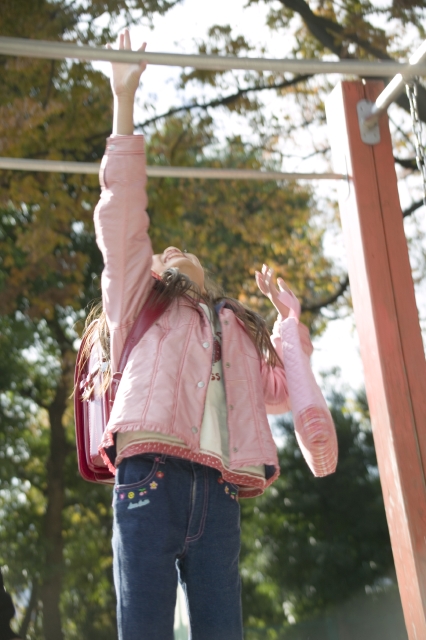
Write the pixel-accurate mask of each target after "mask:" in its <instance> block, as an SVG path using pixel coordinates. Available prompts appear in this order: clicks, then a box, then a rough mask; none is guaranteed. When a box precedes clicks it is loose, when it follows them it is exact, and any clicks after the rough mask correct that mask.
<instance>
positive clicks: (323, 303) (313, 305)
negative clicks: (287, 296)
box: [302, 275, 349, 312]
mask: <svg viewBox="0 0 426 640" xmlns="http://www.w3.org/2000/svg"><path fill="white" fill-rule="evenodd" d="M348 286H349V276H348V275H347V276H345V278H344V280H343V281H342V282H341V283H340V284H339V286H338V287H337V289H336V291H335V292H334V293H332V294H331V295H330V296H328V297H327V298H323V299H322V300H319V301H318V302H304V303H303V304H302V312H303V311H319V310H320V309H322V308H323V307H327V306H328V305H330V304H333V302H336V300H337V299H338V298H340V296H341V295H343V294H344V293H345V291H346V289H347V288H348Z"/></svg>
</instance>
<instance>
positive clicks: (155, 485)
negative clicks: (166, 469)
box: [149, 482, 158, 489]
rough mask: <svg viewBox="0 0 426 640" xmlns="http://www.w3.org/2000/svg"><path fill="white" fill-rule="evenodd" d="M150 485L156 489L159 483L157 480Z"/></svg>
mask: <svg viewBox="0 0 426 640" xmlns="http://www.w3.org/2000/svg"><path fill="white" fill-rule="evenodd" d="M149 486H150V488H151V489H156V488H157V487H158V484H157V483H156V482H151V483H150V485H149Z"/></svg>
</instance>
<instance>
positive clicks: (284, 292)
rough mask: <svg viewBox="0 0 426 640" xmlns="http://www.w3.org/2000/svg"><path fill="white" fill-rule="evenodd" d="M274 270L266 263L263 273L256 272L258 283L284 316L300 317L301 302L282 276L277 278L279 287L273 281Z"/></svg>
mask: <svg viewBox="0 0 426 640" xmlns="http://www.w3.org/2000/svg"><path fill="white" fill-rule="evenodd" d="M273 273H274V270H273V269H270V268H269V267H268V266H267V265H266V264H264V265H263V267H262V273H260V272H259V271H256V272H255V277H256V283H257V286H258V287H259V289H260V290H261V292H262V293H263V295H264V296H266V297H267V298H269V300H270V301H271V302H272V304H273V305H274V307H275V308H276V310H277V311H278V313H279V314H281V316H282V317H283V318H287V317H288V316H289V315H290V316H294V317H296V318H299V316H300V302H299V300H298V299H297V298H296V296H295V295H294V293H293V292H292V291H291V289H289V288H288V286H287V285H286V283H285V282H284V280H283V279H282V278H277V284H278V287H279V288H278V289H277V287H276V286H275V284H274V283H273V281H272V276H273Z"/></svg>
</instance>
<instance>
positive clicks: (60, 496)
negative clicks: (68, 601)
mask: <svg viewBox="0 0 426 640" xmlns="http://www.w3.org/2000/svg"><path fill="white" fill-rule="evenodd" d="M68 395H69V389H68V385H67V375H66V373H65V372H64V371H63V373H62V377H61V380H60V382H59V386H58V388H57V391H56V395H55V398H54V400H53V402H52V404H51V405H50V407H49V410H48V412H49V419H50V433H51V435H50V452H49V459H48V461H47V508H46V515H45V525H44V536H45V549H46V560H45V561H46V567H45V573H44V576H43V580H42V584H41V588H40V595H41V600H42V603H43V631H44V636H45V640H63V638H64V635H63V632H62V627H61V615H60V607H59V604H60V597H61V591H62V577H63V537H62V510H63V508H64V497H65V495H64V491H65V481H64V468H65V459H66V455H67V445H66V438H65V428H64V426H63V424H62V420H63V416H64V413H65V409H66V406H67V397H68Z"/></svg>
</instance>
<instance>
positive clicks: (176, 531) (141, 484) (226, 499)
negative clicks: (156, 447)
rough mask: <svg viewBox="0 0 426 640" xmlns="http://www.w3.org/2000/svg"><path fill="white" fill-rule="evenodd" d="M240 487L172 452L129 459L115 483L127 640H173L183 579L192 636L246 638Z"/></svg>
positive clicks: (119, 586)
mask: <svg viewBox="0 0 426 640" xmlns="http://www.w3.org/2000/svg"><path fill="white" fill-rule="evenodd" d="M237 494H238V492H237V488H236V487H235V486H234V485H232V484H230V483H228V482H224V481H223V479H222V477H221V474H220V472H219V471H216V470H215V469H212V468H210V467H206V466H204V465H201V464H197V463H193V462H189V461H187V460H182V459H180V458H174V457H169V456H165V455H156V454H148V455H137V456H133V457H130V458H125V459H124V460H123V461H122V462H121V464H120V465H119V467H118V469H117V476H116V485H115V488H114V502H113V504H114V531H113V551H114V582H115V588H116V592H117V621H118V631H119V639H120V640H173V622H174V609H175V603H176V589H177V580H178V579H179V580H180V582H181V584H182V587H183V589H184V592H185V595H186V598H187V604H188V612H189V619H190V626H191V635H190V638H191V640H242V637H243V632H242V618H241V587H240V577H239V573H238V557H239V551H240V509H239V504H238V495H237Z"/></svg>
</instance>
